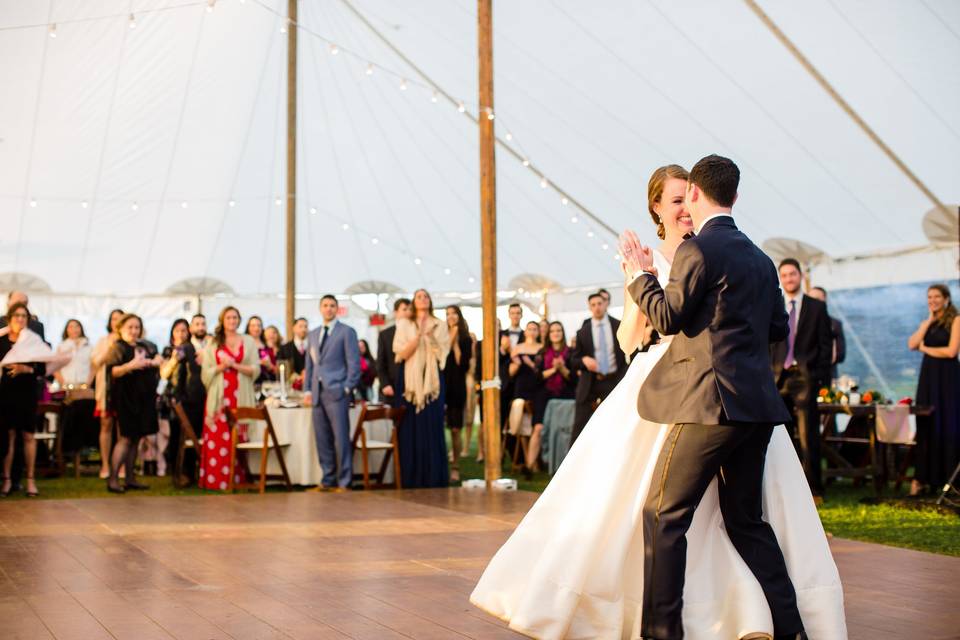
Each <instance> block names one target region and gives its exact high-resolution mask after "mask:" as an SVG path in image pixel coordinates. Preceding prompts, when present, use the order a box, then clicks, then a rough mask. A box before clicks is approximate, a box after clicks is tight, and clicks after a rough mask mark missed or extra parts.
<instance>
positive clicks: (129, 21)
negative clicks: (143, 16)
mask: <svg viewBox="0 0 960 640" xmlns="http://www.w3.org/2000/svg"><path fill="white" fill-rule="evenodd" d="M127 26H128V27H130V28H131V29H136V28H137V17H136V16H135V15H133V14H132V13H131V14H130V17H129V18H127Z"/></svg>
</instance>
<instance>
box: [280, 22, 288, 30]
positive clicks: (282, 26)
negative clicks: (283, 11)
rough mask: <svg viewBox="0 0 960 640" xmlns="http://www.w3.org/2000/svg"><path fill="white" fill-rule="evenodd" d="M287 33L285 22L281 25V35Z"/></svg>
mask: <svg viewBox="0 0 960 640" xmlns="http://www.w3.org/2000/svg"><path fill="white" fill-rule="evenodd" d="M286 32H287V23H286V22H284V23H283V24H282V25H280V33H286Z"/></svg>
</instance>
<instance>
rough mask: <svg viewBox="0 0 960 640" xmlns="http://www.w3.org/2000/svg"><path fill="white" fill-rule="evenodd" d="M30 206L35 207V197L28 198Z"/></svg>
mask: <svg viewBox="0 0 960 640" xmlns="http://www.w3.org/2000/svg"><path fill="white" fill-rule="evenodd" d="M30 206H31V207H33V208H34V209H36V208H37V201H36V199H35V198H30Z"/></svg>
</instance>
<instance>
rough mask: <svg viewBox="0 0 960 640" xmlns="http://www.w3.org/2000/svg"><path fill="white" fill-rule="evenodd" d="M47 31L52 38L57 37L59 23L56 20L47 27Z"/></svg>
mask: <svg viewBox="0 0 960 640" xmlns="http://www.w3.org/2000/svg"><path fill="white" fill-rule="evenodd" d="M47 32H48V33H49V34H50V37H51V38H56V37H57V23H56V22H54V23H53V24H51V25H50V26H49V27H47Z"/></svg>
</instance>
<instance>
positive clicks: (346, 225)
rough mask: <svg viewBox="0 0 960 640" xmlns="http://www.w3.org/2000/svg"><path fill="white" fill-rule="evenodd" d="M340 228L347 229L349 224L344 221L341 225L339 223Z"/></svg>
mask: <svg viewBox="0 0 960 640" xmlns="http://www.w3.org/2000/svg"><path fill="white" fill-rule="evenodd" d="M340 228H341V229H343V230H344V231H349V230H350V225H348V224H347V223H346V222H344V223H343V224H342V225H340Z"/></svg>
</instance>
